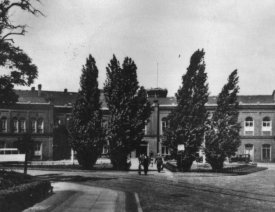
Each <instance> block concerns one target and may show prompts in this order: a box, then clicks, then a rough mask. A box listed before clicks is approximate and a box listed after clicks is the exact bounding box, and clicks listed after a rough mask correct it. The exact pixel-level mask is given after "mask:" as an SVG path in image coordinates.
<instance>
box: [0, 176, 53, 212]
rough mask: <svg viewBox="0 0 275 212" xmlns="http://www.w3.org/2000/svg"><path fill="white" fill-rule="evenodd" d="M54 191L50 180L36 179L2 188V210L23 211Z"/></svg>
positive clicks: (0, 193)
mask: <svg viewBox="0 0 275 212" xmlns="http://www.w3.org/2000/svg"><path fill="white" fill-rule="evenodd" d="M51 192H52V186H51V183H50V182H49V181H35V182H31V183H27V184H21V185H19V186H15V187H12V188H10V189H5V190H0V211H21V210H22V209H24V208H27V207H29V206H31V205H33V204H34V203H36V202H38V201H40V200H42V199H43V198H45V197H46V196H48V195H49V194H50V193H51Z"/></svg>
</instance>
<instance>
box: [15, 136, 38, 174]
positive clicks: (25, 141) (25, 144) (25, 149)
mask: <svg viewBox="0 0 275 212" xmlns="http://www.w3.org/2000/svg"><path fill="white" fill-rule="evenodd" d="M15 146H16V147H17V148H18V149H19V151H20V152H22V153H24V154H25V161H24V174H27V169H28V161H29V160H31V159H32V157H33V152H34V140H33V139H32V137H31V134H30V133H26V134H23V135H22V136H21V137H19V138H18V140H17V141H16V142H15Z"/></svg>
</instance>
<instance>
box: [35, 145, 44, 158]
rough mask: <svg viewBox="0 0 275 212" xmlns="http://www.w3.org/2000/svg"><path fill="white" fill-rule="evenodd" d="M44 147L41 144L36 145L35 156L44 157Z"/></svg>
mask: <svg viewBox="0 0 275 212" xmlns="http://www.w3.org/2000/svg"><path fill="white" fill-rule="evenodd" d="M41 147H42V145H41V143H36V144H35V145H34V155H35V156H41V155H42V150H41V149H42V148H41Z"/></svg>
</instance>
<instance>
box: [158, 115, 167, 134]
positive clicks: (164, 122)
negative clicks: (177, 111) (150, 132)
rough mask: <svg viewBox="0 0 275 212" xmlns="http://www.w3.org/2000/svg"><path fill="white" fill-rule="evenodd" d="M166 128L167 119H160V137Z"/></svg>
mask: <svg viewBox="0 0 275 212" xmlns="http://www.w3.org/2000/svg"><path fill="white" fill-rule="evenodd" d="M163 119H164V120H163ZM167 126H168V124H167V119H166V118H162V119H161V122H160V135H163V133H164V129H167Z"/></svg>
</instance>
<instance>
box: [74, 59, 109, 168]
mask: <svg viewBox="0 0 275 212" xmlns="http://www.w3.org/2000/svg"><path fill="white" fill-rule="evenodd" d="M97 78H98V69H97V67H96V62H95V59H94V58H93V57H92V56H91V55H89V57H88V58H87V60H86V64H85V66H83V68H82V75H81V77H80V90H79V92H78V96H77V100H76V102H75V104H74V106H73V110H72V121H71V125H70V136H71V139H70V140H71V146H72V148H73V150H75V151H76V157H77V160H78V162H79V164H80V165H81V166H82V167H83V168H85V169H90V168H92V167H93V165H94V164H95V162H96V161H97V159H98V157H99V156H100V154H101V152H102V148H103V143H104V130H103V127H102V123H101V122H102V111H101V103H100V90H99V89H98V81H97Z"/></svg>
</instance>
